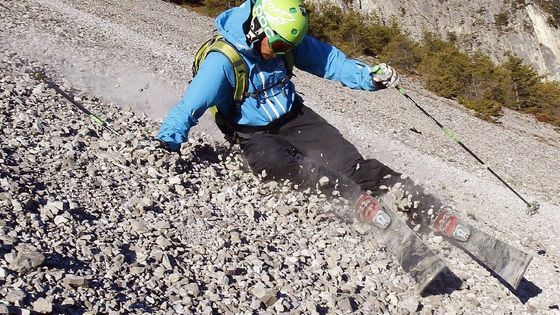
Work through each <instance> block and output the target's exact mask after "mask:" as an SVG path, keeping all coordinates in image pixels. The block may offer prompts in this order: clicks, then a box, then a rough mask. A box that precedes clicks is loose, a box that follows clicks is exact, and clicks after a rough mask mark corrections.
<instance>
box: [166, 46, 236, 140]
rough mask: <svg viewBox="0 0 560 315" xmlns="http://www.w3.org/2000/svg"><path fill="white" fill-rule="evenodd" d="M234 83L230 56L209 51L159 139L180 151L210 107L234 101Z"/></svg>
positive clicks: (167, 120) (173, 110)
mask: <svg viewBox="0 0 560 315" xmlns="http://www.w3.org/2000/svg"><path fill="white" fill-rule="evenodd" d="M234 82H235V74H234V72H233V66H232V65H231V63H230V62H229V61H228V60H227V58H226V57H225V56H224V55H223V54H221V53H218V52H211V53H210V54H208V56H207V57H206V59H205V60H204V62H203V63H202V64H201V65H200V68H199V70H198V73H197V74H196V76H195V77H194V78H193V80H192V82H191V83H190V84H189V85H188V87H187V89H186V91H185V94H184V95H183V97H182V98H181V100H180V101H179V103H178V104H177V105H175V107H173V108H172V109H171V111H169V113H168V114H167V116H166V117H165V119H164V120H163V123H162V124H161V127H160V129H159V133H158V135H157V139H159V140H161V141H164V142H165V143H166V144H167V145H168V146H169V148H170V149H171V150H173V151H178V150H179V148H180V146H181V143H183V142H185V141H187V136H188V133H189V130H190V129H191V127H192V126H194V125H196V124H198V119H199V118H200V117H201V116H202V114H204V112H205V111H206V109H208V108H210V107H212V106H213V105H216V104H224V103H225V102H230V101H231V99H232V97H233V96H232V95H233V85H234Z"/></svg>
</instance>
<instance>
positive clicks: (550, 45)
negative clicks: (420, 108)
mask: <svg viewBox="0 0 560 315" xmlns="http://www.w3.org/2000/svg"><path fill="white" fill-rule="evenodd" d="M334 2H336V3H337V4H338V5H345V6H351V7H353V8H355V9H357V10H359V11H362V12H364V13H375V14H376V15H377V16H379V17H380V18H381V19H382V21H389V20H390V19H391V18H392V17H396V18H397V19H398V21H399V22H400V24H401V25H402V26H403V28H404V29H405V30H407V31H408V32H410V34H411V35H412V36H414V37H415V38H420V37H421V36H422V33H423V32H424V30H427V31H430V32H435V33H439V34H441V35H442V36H443V37H444V38H450V37H454V38H456V40H457V43H458V44H459V46H460V47H462V48H463V49H464V50H466V51H476V50H481V51H483V52H486V53H488V54H489V55H490V56H492V58H493V59H494V60H495V61H502V60H504V56H505V55H506V54H507V53H508V52H511V53H513V54H515V55H518V56H519V57H521V58H523V59H525V60H526V61H527V62H528V63H531V64H532V65H534V66H535V68H536V69H538V71H539V72H541V73H542V74H548V75H549V76H550V78H552V79H555V80H560V30H559V29H558V28H556V27H554V26H552V25H551V23H549V21H550V20H551V16H550V15H549V14H548V13H547V12H545V11H544V10H543V9H541V7H539V6H538V5H536V4H519V3H520V2H524V1H512V0H498V1H490V0H475V1H463V0H401V1H391V0H386V1H383V0H346V1H343V0H335V1H334ZM551 3H555V2H554V1H552V2H551Z"/></svg>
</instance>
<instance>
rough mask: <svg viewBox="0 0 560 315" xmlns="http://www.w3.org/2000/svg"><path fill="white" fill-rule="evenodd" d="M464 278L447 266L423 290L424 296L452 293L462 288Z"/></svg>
mask: <svg viewBox="0 0 560 315" xmlns="http://www.w3.org/2000/svg"><path fill="white" fill-rule="evenodd" d="M462 284H463V280H461V279H460V278H459V277H457V276H456V275H455V274H454V273H453V271H451V270H450V269H449V268H447V267H445V269H443V270H442V271H441V272H440V273H439V275H437V277H436V278H434V280H432V282H431V283H430V284H429V285H428V286H427V287H426V288H425V289H424V291H422V296H423V297H427V296H432V295H445V294H451V293H453V292H454V291H456V290H459V289H460V288H461V285H462Z"/></svg>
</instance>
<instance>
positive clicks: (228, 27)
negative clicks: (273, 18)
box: [215, 0, 255, 56]
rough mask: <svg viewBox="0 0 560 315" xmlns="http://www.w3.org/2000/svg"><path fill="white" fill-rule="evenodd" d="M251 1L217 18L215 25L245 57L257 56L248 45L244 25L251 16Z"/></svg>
mask: <svg viewBox="0 0 560 315" xmlns="http://www.w3.org/2000/svg"><path fill="white" fill-rule="evenodd" d="M251 5H252V3H251V0H247V1H245V2H244V3H243V4H241V5H240V6H239V7H235V8H231V9H229V10H227V11H225V12H222V13H221V14H220V15H218V17H216V20H215V25H216V28H217V30H218V32H219V33H220V34H222V35H223V36H224V38H225V39H226V40H227V41H228V42H230V43H232V44H233V45H235V47H236V48H237V50H239V52H240V53H242V54H244V55H253V56H254V55H255V52H254V51H253V49H252V48H251V47H250V46H248V45H247V39H246V37H245V32H244V31H243V24H244V23H245V22H246V21H247V20H248V19H249V16H250V15H251Z"/></svg>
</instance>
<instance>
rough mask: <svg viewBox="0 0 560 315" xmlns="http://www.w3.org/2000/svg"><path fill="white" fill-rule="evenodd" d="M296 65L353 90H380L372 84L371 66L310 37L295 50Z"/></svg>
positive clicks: (306, 37)
mask: <svg viewBox="0 0 560 315" xmlns="http://www.w3.org/2000/svg"><path fill="white" fill-rule="evenodd" d="M294 63H295V66H296V67H297V68H298V69H301V70H303V71H306V72H309V73H312V74H314V75H316V76H319V77H323V78H326V79H330V80H335V81H338V82H340V83H342V85H344V86H347V87H349V88H352V89H358V90H366V91H375V90H378V89H379V88H378V86H377V85H374V83H373V82H372V77H371V72H372V67H371V66H369V65H367V64H364V63H362V62H359V61H357V60H354V59H350V58H348V57H347V56H346V55H345V54H344V53H343V52H342V51H340V50H339V49H338V48H336V47H334V46H332V45H329V44H327V43H324V42H322V41H320V40H318V39H316V38H313V37H311V36H309V35H307V36H305V38H304V39H303V41H302V42H301V43H300V44H299V45H298V46H296V48H295V49H294Z"/></svg>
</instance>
